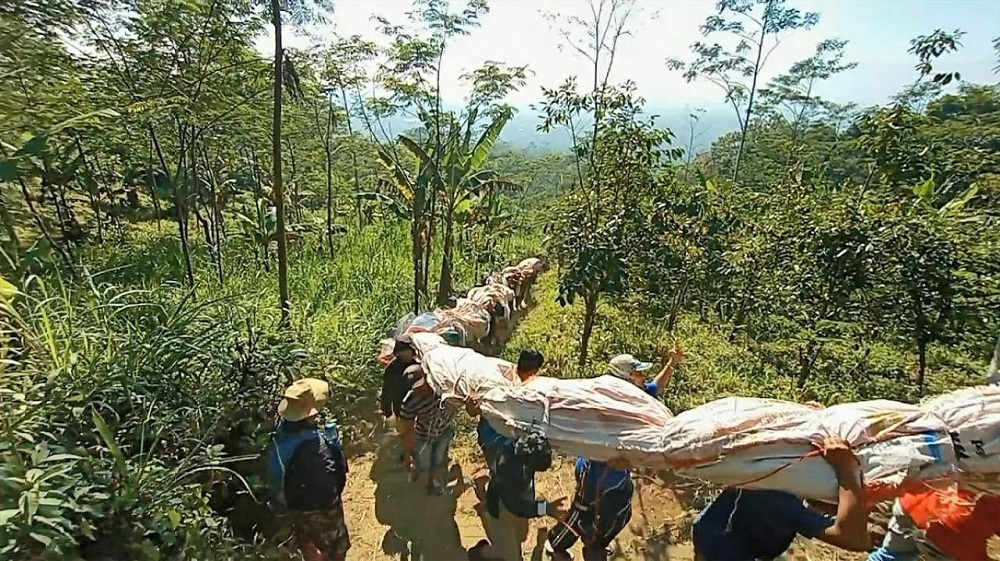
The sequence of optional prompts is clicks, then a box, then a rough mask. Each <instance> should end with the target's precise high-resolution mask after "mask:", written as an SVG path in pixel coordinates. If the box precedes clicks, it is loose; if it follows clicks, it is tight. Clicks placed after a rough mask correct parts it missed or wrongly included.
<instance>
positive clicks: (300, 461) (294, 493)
mask: <svg viewBox="0 0 1000 561" xmlns="http://www.w3.org/2000/svg"><path fill="white" fill-rule="evenodd" d="M329 395H330V385H329V384H327V383H326V382H324V381H322V380H317V379H315V378H303V379H301V380H296V382H295V383H294V384H292V385H291V386H289V387H288V388H287V389H286V390H285V393H284V396H283V399H282V400H281V403H279V404H278V416H279V417H280V419H279V421H278V424H277V426H276V427H275V430H274V432H273V433H272V434H271V447H270V449H269V450H268V475H269V479H270V483H271V488H272V490H273V491H274V492H275V494H276V495H277V502H278V504H279V506H280V507H282V508H284V509H285V510H286V511H287V513H288V515H289V516H290V518H291V523H292V529H293V532H294V534H295V539H296V542H297V543H298V546H299V551H300V552H301V553H302V556H303V558H304V559H305V560H306V561H320V560H324V559H328V560H333V561H342V560H344V559H346V558H347V550H348V549H350V547H351V539H350V536H349V534H348V532H347V524H346V523H345V521H344V504H343V501H342V500H341V494H342V493H343V491H344V487H345V485H346V484H347V458H346V457H345V456H344V449H343V445H342V443H341V440H340V431H339V430H338V428H337V425H336V424H334V423H326V424H324V425H320V424H319V423H318V418H319V416H320V414H321V412H322V410H323V408H324V407H325V406H326V402H327V399H329Z"/></svg>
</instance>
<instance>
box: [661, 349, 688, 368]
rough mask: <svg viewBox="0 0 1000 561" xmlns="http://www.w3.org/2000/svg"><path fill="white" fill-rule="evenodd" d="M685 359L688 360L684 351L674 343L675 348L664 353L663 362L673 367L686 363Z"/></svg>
mask: <svg viewBox="0 0 1000 561" xmlns="http://www.w3.org/2000/svg"><path fill="white" fill-rule="evenodd" d="M685 358H687V355H685V354H684V349H682V348H681V347H680V345H678V344H677V343H674V344H673V346H671V347H670V350H669V351H667V352H665V353H663V360H664V361H665V362H668V363H670V364H671V365H673V366H678V365H680V364H681V363H682V362H684V359H685Z"/></svg>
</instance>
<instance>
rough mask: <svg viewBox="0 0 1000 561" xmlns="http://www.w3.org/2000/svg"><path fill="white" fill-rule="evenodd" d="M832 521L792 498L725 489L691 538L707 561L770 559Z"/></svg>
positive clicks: (782, 495)
mask: <svg viewBox="0 0 1000 561" xmlns="http://www.w3.org/2000/svg"><path fill="white" fill-rule="evenodd" d="M833 521H834V519H833V517H831V516H827V515H824V514H820V513H818V512H814V511H812V510H810V509H808V508H806V507H805V506H804V505H803V503H802V500H801V499H799V498H798V497H796V496H795V495H791V494H788V493H783V492H781V491H759V490H751V489H727V490H725V491H723V492H722V494H721V495H719V497H718V498H717V499H716V500H715V501H714V502H713V503H712V504H711V505H710V506H709V507H708V508H707V509H705V510H704V511H703V512H702V513H701V515H700V516H699V517H698V519H697V521H696V522H695V524H694V529H693V536H694V541H695V543H696V544H697V546H698V549H699V554H700V555H701V556H702V557H703V558H704V559H706V560H707V561H724V560H728V561H752V560H755V559H774V558H776V557H778V556H780V555H781V554H782V553H784V552H785V551H786V550H788V547H789V546H791V545H792V541H793V540H794V539H795V536H796V535H799V534H801V535H803V536H805V537H808V538H814V537H817V536H819V535H820V534H822V532H823V531H824V530H826V529H827V528H828V527H829V526H831V525H833Z"/></svg>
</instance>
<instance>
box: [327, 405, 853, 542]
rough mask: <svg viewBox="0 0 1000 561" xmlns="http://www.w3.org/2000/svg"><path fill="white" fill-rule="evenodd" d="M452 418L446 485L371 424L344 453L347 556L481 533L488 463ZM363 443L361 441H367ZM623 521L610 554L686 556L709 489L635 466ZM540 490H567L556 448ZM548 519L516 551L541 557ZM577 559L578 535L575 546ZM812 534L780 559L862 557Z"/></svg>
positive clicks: (566, 464)
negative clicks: (426, 476)
mask: <svg viewBox="0 0 1000 561" xmlns="http://www.w3.org/2000/svg"><path fill="white" fill-rule="evenodd" d="M463 424H464V425H465V426H462V427H460V429H459V432H460V436H459V437H458V438H457V439H456V443H455V446H454V448H453V450H452V454H451V468H450V472H449V477H448V489H447V492H446V493H445V495H444V496H431V495H428V494H427V492H426V491H425V488H424V482H414V483H410V482H409V480H408V477H407V472H406V471H405V470H404V469H403V467H402V465H401V464H400V462H399V460H398V454H399V445H398V443H397V442H398V441H397V439H396V436H395V435H394V433H393V432H392V431H391V430H384V429H382V428H381V427H376V428H375V429H374V430H373V431H372V434H371V435H370V436H369V438H368V439H366V440H365V442H364V445H363V446H362V449H361V450H357V451H355V454H356V455H354V458H353V459H352V460H351V474H350V479H349V482H348V486H347V490H346V491H345V494H344V499H345V501H344V503H345V506H346V507H347V526H348V528H349V529H350V532H351V542H352V547H351V550H350V553H349V554H348V556H347V559H348V560H349V561H362V560H364V561H387V560H399V561H452V560H454V561H462V560H464V559H466V558H467V556H466V549H467V548H470V547H472V546H473V545H475V544H476V542H478V541H479V540H480V539H484V538H487V535H486V532H485V531H484V530H483V528H484V524H483V521H482V517H483V516H487V514H486V513H485V511H484V510H483V508H484V502H483V498H484V495H483V493H484V491H485V483H486V481H487V471H486V466H485V465H484V463H483V460H482V458H481V457H480V453H479V449H478V447H477V446H476V445H475V442H474V440H473V434H474V433H473V428H472V425H471V424H469V423H468V422H466V423H463ZM364 448H367V450H365V449H364ZM635 481H636V493H635V496H634V498H633V502H632V506H633V515H632V521H631V523H630V525H629V526H628V527H627V528H626V529H625V530H624V531H623V532H622V533H621V534H620V535H619V537H618V539H617V541H616V543H615V553H614V555H613V556H612V557H611V559H613V560H616V561H626V560H627V561H654V560H655V561H665V560H675V561H693V559H694V550H693V548H692V546H691V543H690V528H691V523H692V522H693V520H694V517H695V515H696V514H697V512H698V511H699V510H700V508H701V507H702V506H703V505H704V504H706V502H707V501H708V500H710V499H711V497H712V494H711V490H710V489H709V488H708V487H707V486H705V485H704V484H702V483H700V482H694V481H689V480H679V481H672V480H669V479H665V478H664V476H660V475H657V474H652V473H636V474H635ZM537 486H538V487H537V492H538V494H539V496H541V497H545V498H548V499H556V498H559V497H569V496H571V495H572V493H573V489H574V479H573V462H572V460H571V459H570V458H557V459H556V462H555V465H554V466H553V468H552V469H551V470H550V471H549V472H546V473H544V474H541V475H540V476H539V478H538V481H537ZM548 524H551V520H550V519H536V520H533V521H532V523H531V532H530V533H529V537H528V540H527V542H526V543H525V545H524V558H525V559H526V560H527V559H531V560H532V561H541V560H544V559H547V556H546V555H545V554H544V551H543V549H542V548H543V544H544V541H545V530H546V528H547V525H548ZM572 553H573V554H574V558H575V559H581V558H582V556H581V553H580V545H579V544H577V546H576V547H575V548H574V550H573V552H572ZM864 558H865V556H863V555H861V556H859V555H856V554H848V553H846V552H842V551H837V550H834V549H832V548H826V547H823V546H822V545H816V544H813V543H811V542H803V543H797V544H796V545H795V546H793V550H792V551H791V552H789V555H788V559H798V560H811V561H819V560H823V561H827V560H835V559H845V560H847V559H850V560H855V559H864Z"/></svg>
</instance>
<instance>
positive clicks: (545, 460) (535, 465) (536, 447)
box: [514, 432, 552, 472]
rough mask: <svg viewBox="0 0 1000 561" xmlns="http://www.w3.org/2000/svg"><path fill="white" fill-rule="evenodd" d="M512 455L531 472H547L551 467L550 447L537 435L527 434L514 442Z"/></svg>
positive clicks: (542, 437)
mask: <svg viewBox="0 0 1000 561" xmlns="http://www.w3.org/2000/svg"><path fill="white" fill-rule="evenodd" d="M514 455H515V456H517V457H519V458H521V461H523V462H524V466H525V467H527V468H528V469H530V470H531V471H533V472H539V471H548V469H549V468H551V467H552V446H550V445H549V441H548V440H546V439H545V437H544V436H542V435H540V434H538V433H534V432H532V433H528V434H526V435H524V436H521V437H519V438H518V439H517V440H515V441H514Z"/></svg>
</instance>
